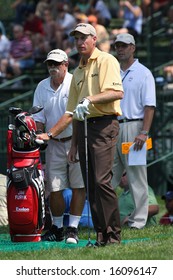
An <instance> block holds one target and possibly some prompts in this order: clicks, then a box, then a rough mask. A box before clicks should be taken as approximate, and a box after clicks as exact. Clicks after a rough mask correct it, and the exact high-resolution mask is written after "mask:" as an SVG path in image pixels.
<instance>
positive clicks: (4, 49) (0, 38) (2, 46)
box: [0, 28, 10, 60]
mask: <svg viewBox="0 0 173 280" xmlns="http://www.w3.org/2000/svg"><path fill="white" fill-rule="evenodd" d="M9 51H10V40H9V39H8V38H7V36H6V35H4V34H3V31H2V29H1V28H0V60H1V59H2V58H6V57H8V55H9Z"/></svg>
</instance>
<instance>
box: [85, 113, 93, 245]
mask: <svg viewBox="0 0 173 280" xmlns="http://www.w3.org/2000/svg"><path fill="white" fill-rule="evenodd" d="M84 128H85V159H86V192H87V211H88V243H87V244H86V247H93V246H94V245H93V243H92V242H91V232H90V208H89V178H88V132H87V116H86V115H85V119H84Z"/></svg>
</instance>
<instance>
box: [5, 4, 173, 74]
mask: <svg viewBox="0 0 173 280" xmlns="http://www.w3.org/2000/svg"><path fill="white" fill-rule="evenodd" d="M152 2H153V3H154V4H152ZM170 3H171V1H167V0H160V1H150V0H137V1H136V0H129V1H124V0H123V1H119V0H116V1H101V0H90V1H87V0H78V1H68V0H66V1H61V0H60V1H57V0H35V1H33V0H32V1H31V0H30V1H28V0H27V1H26V0H15V1H13V3H12V5H11V7H10V8H11V9H12V10H13V11H14V15H15V16H14V18H13V19H12V22H10V24H9V26H8V28H7V29H8V30H6V27H5V26H4V23H3V21H0V61H1V63H0V73H1V77H7V78H11V77H14V76H16V75H20V74H21V73H23V71H24V70H25V69H28V68H32V67H34V65H35V63H36V62H37V61H38V60H43V59H44V58H45V56H46V54H47V53H48V52H49V51H50V50H51V49H54V48H59V49H63V50H64V51H65V52H66V53H67V54H68V55H69V54H71V53H73V52H75V47H74V39H73V38H71V37H70V36H69V33H70V31H71V30H72V29H73V28H74V26H75V25H76V24H77V23H80V22H85V23H87V22H88V23H91V24H92V25H93V26H94V27H95V29H96V31H97V37H98V46H97V47H98V48H99V49H101V50H103V51H106V52H111V43H112V42H113V41H114V39H115V37H116V35H117V34H119V33H124V32H125V33H126V32H128V33H130V34H132V35H133V36H134V37H135V39H136V40H137V39H138V38H139V39H140V36H141V35H142V32H143V26H144V24H145V20H146V18H147V17H148V16H149V15H151V13H152V12H153V11H154V12H156V11H159V10H162V13H163V11H164V13H163V15H164V16H166V17H167V19H168V21H169V22H170V24H169V25H168V26H169V28H168V34H172V33H173V31H172V30H173V28H172V26H171V23H173V8H170V6H171V4H170ZM114 18H120V19H121V20H122V26H121V27H120V28H116V29H114V28H113V29H111V21H112V20H113V19H114ZM0 20H1V19H0ZM16 30H17V31H16ZM18 30H19V31H18ZM7 33H8V34H7ZM25 51H26V52H27V54H25ZM70 62H71V63H72V67H75V66H76V63H75V60H74V61H73V59H71V61H70ZM165 71H172V69H170V68H167V69H165ZM171 73H172V72H171Z"/></svg>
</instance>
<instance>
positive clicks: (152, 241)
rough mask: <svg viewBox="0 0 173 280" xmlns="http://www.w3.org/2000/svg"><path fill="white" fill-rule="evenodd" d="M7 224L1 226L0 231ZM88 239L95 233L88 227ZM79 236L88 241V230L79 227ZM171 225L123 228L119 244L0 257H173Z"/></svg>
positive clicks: (84, 258) (4, 253)
mask: <svg viewBox="0 0 173 280" xmlns="http://www.w3.org/2000/svg"><path fill="white" fill-rule="evenodd" d="M157 199H158V203H159V205H160V212H159V214H158V216H157V219H158V220H159V218H160V216H161V215H163V213H165V206H164V202H163V200H161V199H160V198H157ZM2 233H8V227H0V234H2ZM90 233H91V239H92V240H94V239H95V233H94V231H93V230H90ZM79 238H80V239H85V240H88V230H87V229H86V228H80V230H79ZM172 240H173V226H160V225H159V224H158V225H156V226H153V227H145V228H144V229H142V230H131V229H129V228H128V227H123V228H122V243H121V244H120V245H111V246H107V247H102V248H93V247H91V248H90V247H77V248H57V247H56V248H53V247H52V248H48V249H46V248H45V249H44V250H35V251H33V250H32V251H16V252H2V251H1V252H0V259H1V260H173V246H172Z"/></svg>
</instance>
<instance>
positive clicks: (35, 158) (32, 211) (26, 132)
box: [7, 107, 46, 242]
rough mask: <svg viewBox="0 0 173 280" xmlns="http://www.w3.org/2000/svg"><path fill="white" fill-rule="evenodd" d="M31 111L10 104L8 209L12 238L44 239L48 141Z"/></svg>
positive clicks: (18, 239) (22, 239)
mask: <svg viewBox="0 0 173 280" xmlns="http://www.w3.org/2000/svg"><path fill="white" fill-rule="evenodd" d="M40 110H42V108H41V107H33V108H31V110H30V112H29V113H27V112H23V111H22V109H20V108H15V107H11V108H9V119H8V132H7V210H8V220H9V231H10V236H11V241H13V242H31V241H32V242H37V241H41V232H42V230H43V228H44V223H45V188H44V176H43V173H42V167H41V160H40V150H41V149H44V148H45V147H46V145H45V144H44V142H43V141H42V140H40V141H39V140H37V139H36V132H37V131H36V123H35V121H34V119H33V117H32V114H34V113H37V112H39V111H40Z"/></svg>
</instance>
